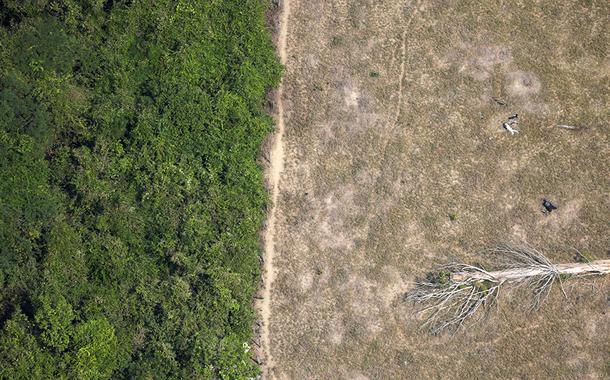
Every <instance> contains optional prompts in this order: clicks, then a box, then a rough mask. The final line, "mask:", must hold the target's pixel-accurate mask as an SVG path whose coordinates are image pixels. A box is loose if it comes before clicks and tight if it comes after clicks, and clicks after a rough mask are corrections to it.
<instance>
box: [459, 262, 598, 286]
mask: <svg viewBox="0 0 610 380" xmlns="http://www.w3.org/2000/svg"><path fill="white" fill-rule="evenodd" d="M553 268H554V269H555V270H556V274H559V275H568V276H584V275H601V274H610V260H597V261H592V262H590V263H568V264H555V265H553ZM551 273H553V272H551V271H550V270H549V269H548V268H545V267H543V266H541V267H522V268H511V269H505V270H499V271H492V272H478V271H477V272H457V273H452V274H451V280H452V281H454V282H463V281H469V280H471V281H477V280H481V281H486V280H487V281H493V282H500V283H503V282H517V281H522V280H525V279H527V278H530V277H536V276H544V275H547V274H551Z"/></svg>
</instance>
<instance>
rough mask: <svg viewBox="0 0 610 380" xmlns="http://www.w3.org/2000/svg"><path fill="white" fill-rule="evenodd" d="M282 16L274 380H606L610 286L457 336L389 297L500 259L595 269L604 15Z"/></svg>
mask: <svg viewBox="0 0 610 380" xmlns="http://www.w3.org/2000/svg"><path fill="white" fill-rule="evenodd" d="M290 5H291V13H290V19H289V25H290V29H289V31H288V41H287V47H288V50H287V58H288V60H287V66H286V75H285V79H284V90H283V106H284V118H285V135H284V144H285V168H284V172H283V174H282V181H281V183H280V187H279V198H278V203H277V207H278V208H277V220H276V223H275V236H276V245H275V255H274V267H275V268H276V276H275V281H274V283H273V288H272V292H271V298H270V300H271V305H270V306H271V309H270V310H271V314H270V324H269V333H270V335H269V338H270V340H269V347H270V349H271V355H272V357H273V362H274V368H273V369H272V371H271V372H270V374H269V377H270V378H278V379H399V378H400V379H402V378H418V379H429V378H456V379H463V378H589V379H602V378H608V377H609V376H610V373H609V371H610V367H609V364H608V357H610V340H609V339H608V337H609V336H610V315H609V313H610V304H609V301H608V299H609V294H608V287H609V285H610V281H609V280H608V279H599V280H595V281H591V282H586V283H583V282H579V283H578V284H577V285H576V286H568V288H567V294H568V299H565V298H564V296H563V295H562V294H561V292H559V291H553V292H552V293H551V296H550V298H549V300H548V302H547V303H546V304H545V305H544V306H543V307H542V309H541V310H540V311H538V312H536V313H530V312H528V311H527V310H525V307H524V306H521V303H520V302H519V299H518V298H519V297H518V294H517V293H514V294H506V295H505V296H504V297H502V298H501V302H500V308H499V310H498V311H497V312H496V313H492V314H491V316H490V318H489V319H488V320H487V321H486V322H481V323H479V324H477V325H474V326H472V327H471V328H469V330H468V331H466V332H461V333H459V334H458V335H455V336H449V335H441V336H431V335H429V334H428V333H427V332H426V331H425V330H421V329H420V328H419V325H420V323H419V322H420V321H418V320H417V318H415V317H413V312H414V311H415V309H414V306H413V305H411V304H408V303H405V302H404V301H403V300H402V295H403V294H404V292H405V291H406V290H407V289H408V288H409V286H410V285H409V284H410V283H411V282H412V281H413V280H415V279H416V278H418V277H421V276H424V275H425V274H426V273H427V272H428V271H430V270H432V269H433V268H434V267H435V266H436V265H438V264H442V263H446V262H448V261H452V260H457V261H461V262H485V260H486V257H485V256H484V254H481V252H482V250H483V249H484V248H487V247H489V246H490V245H493V244H494V243H497V242H502V241H523V240H526V241H528V242H529V243H531V244H533V245H535V246H537V247H540V248H542V249H543V250H544V251H545V252H547V253H548V255H549V256H550V257H551V258H552V259H554V260H555V261H561V262H569V261H571V260H573V256H574V254H573V251H572V252H571V251H570V249H569V247H574V248H578V249H580V250H587V251H589V252H591V254H592V256H593V258H595V259H604V258H607V257H608V249H609V248H610V236H609V235H608V226H610V175H609V174H610V173H609V170H608V157H610V130H609V127H608V104H610V90H609V88H610V79H609V77H608V75H609V68H610V64H609V61H608V58H607V57H608V41H609V38H610V35H609V32H608V28H607V25H610V4H608V3H607V2H605V1H598V0H593V1H588V2H582V1H561V2H557V1H538V2H520V1H514V0H510V1H503V2H480V1H422V2H421V3H418V2H416V1H394V0H353V1H346V0H307V1H305V0H291V2H290ZM494 99H495V100H494ZM501 104H504V105H501ZM514 113H518V114H519V117H520V120H521V122H520V124H519V126H518V128H519V129H520V133H519V134H518V135H515V136H510V135H509V134H507V133H506V131H504V130H503V129H502V128H501V123H502V121H503V120H505V119H506V117H508V116H509V115H511V114H514ZM556 124H568V125H576V126H579V129H578V130H565V129H559V128H556V127H555V125H556ZM543 197H547V198H549V199H551V200H552V201H553V202H555V203H556V204H557V206H558V210H556V211H554V212H553V213H552V214H551V215H548V216H546V215H544V214H543V213H542V212H541V208H540V203H541V200H542V198H543ZM556 290H557V289H556Z"/></svg>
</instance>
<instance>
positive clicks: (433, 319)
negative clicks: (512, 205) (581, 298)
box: [405, 245, 610, 333]
mask: <svg viewBox="0 0 610 380" xmlns="http://www.w3.org/2000/svg"><path fill="white" fill-rule="evenodd" d="M490 253H492V254H495V257H496V259H497V266H498V269H497V270H493V271H488V270H485V269H484V268H483V267H481V266H476V265H467V264H450V265H445V266H443V267H441V268H439V269H440V271H439V272H438V273H436V274H435V275H430V276H428V278H427V280H425V281H421V282H418V283H416V284H415V287H414V288H413V289H412V290H411V291H409V292H408V293H407V294H406V295H405V296H406V297H405V298H406V299H407V300H410V301H412V302H415V303H417V304H421V305H422V306H423V307H422V309H421V310H419V311H418V313H421V314H424V317H425V322H424V323H423V326H427V327H430V329H431V331H432V332H433V333H438V332H441V331H443V330H447V329H453V330H455V329H458V328H459V327H460V326H462V325H463V324H464V322H465V321H466V320H468V319H469V318H471V317H473V316H474V315H475V314H476V313H477V312H478V311H479V310H481V309H486V310H489V306H490V305H493V304H495V303H496V301H497V296H498V293H499V291H500V289H503V288H510V287H523V286H526V287H529V288H530V289H531V290H532V294H533V298H532V301H531V308H532V309H537V308H538V307H539V306H540V304H541V303H542V302H543V301H544V300H545V298H546V297H547V296H548V294H549V292H550V290H551V288H552V286H553V284H554V283H559V285H560V286H561V284H562V282H563V281H566V280H569V279H574V278H581V277H585V276H592V275H605V274H610V260H598V261H592V262H588V263H565V264H553V263H552V262H551V261H550V260H549V259H548V258H547V257H546V256H545V255H544V254H543V253H542V252H540V251H538V250H536V249H535V248H533V247H530V246H528V245H502V246H499V247H497V248H495V249H493V250H490ZM561 289H562V291H563V287H561ZM564 295H565V292H564Z"/></svg>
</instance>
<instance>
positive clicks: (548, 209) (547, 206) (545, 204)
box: [542, 198, 557, 213]
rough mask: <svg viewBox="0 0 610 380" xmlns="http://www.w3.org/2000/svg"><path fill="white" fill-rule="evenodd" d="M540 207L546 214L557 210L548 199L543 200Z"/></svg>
mask: <svg viewBox="0 0 610 380" xmlns="http://www.w3.org/2000/svg"><path fill="white" fill-rule="evenodd" d="M542 207H544V209H545V210H546V212H549V213H550V212H551V211H553V210H557V206H555V205H554V204H553V203H552V202H551V201H549V200H548V199H546V198H544V199H543V200H542Z"/></svg>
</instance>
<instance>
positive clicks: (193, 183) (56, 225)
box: [0, 0, 281, 379]
mask: <svg viewBox="0 0 610 380" xmlns="http://www.w3.org/2000/svg"><path fill="white" fill-rule="evenodd" d="M264 12H265V5H264V2H263V1H261V0H240V1H238V0H223V1H201V2H200V1H184V0H180V1H170V0H164V1H142V2H131V1H116V0H115V1H101V0H97V1H93V0H88V1H80V0H61V1H33V0H32V1H6V2H4V3H3V7H2V8H0V21H1V23H0V25H2V26H0V212H1V213H2V215H1V216H2V217H1V218H0V285H1V287H2V292H0V363H2V365H0V378H11V379H20V378H82V379H107V378H111V377H113V378H156V379H162V378H204V379H205V378H209V379H214V378H221V379H240V378H248V377H254V376H256V375H257V373H258V369H257V368H256V366H255V365H254V362H253V361H252V360H250V358H249V355H250V354H249V353H248V352H247V346H244V342H248V341H249V340H250V337H251V326H252V322H253V318H254V312H253V310H252V307H251V304H252V297H253V295H254V292H255V291H256V286H257V281H258V276H259V270H260V269H259V255H260V252H259V244H258V239H259V237H258V231H259V229H260V226H261V223H262V220H263V217H264V213H263V211H264V208H265V207H266V202H267V195H266V193H265V191H264V187H263V179H262V173H261V169H260V167H259V166H258V164H257V155H258V150H259V148H260V145H261V143H262V141H263V139H264V138H265V136H266V135H267V134H268V133H269V131H270V130H271V126H272V120H271V118H270V117H269V116H267V115H265V114H264V112H263V110H262V104H263V101H264V97H265V94H266V92H267V91H268V89H269V88H270V87H272V86H275V85H277V83H278V81H279V78H280V74H281V67H280V65H279V64H278V62H277V59H276V57H275V54H274V51H273V46H272V44H271V41H270V38H269V34H268V31H267V29H266V27H265V24H264Z"/></svg>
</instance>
